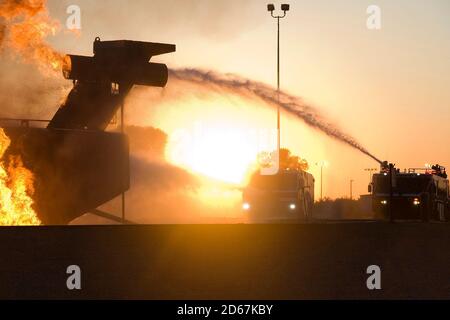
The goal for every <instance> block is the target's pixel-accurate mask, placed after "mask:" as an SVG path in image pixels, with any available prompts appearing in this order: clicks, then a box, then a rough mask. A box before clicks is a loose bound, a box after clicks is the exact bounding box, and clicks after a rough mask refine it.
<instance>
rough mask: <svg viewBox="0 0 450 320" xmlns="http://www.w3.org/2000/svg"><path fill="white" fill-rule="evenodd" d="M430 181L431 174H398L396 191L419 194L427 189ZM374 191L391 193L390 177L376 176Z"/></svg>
mask: <svg viewBox="0 0 450 320" xmlns="http://www.w3.org/2000/svg"><path fill="white" fill-rule="evenodd" d="M429 182H430V177H429V176H416V175H407V176H397V187H396V188H394V192H395V193H403V194H419V193H421V192H423V191H426V190H427V187H428V184H429ZM374 192H375V193H389V192H390V190H389V177H388V176H377V177H374Z"/></svg>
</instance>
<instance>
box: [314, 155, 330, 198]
mask: <svg viewBox="0 0 450 320" xmlns="http://www.w3.org/2000/svg"><path fill="white" fill-rule="evenodd" d="M327 165H328V162H326V161H324V160H323V161H320V162H316V166H319V167H320V200H321V201H322V200H323V168H324V167H326V166H327Z"/></svg>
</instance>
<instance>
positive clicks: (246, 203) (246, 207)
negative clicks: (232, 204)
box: [242, 202, 250, 211]
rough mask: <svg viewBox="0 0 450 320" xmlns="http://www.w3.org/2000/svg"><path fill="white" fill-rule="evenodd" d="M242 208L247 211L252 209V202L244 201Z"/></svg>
mask: <svg viewBox="0 0 450 320" xmlns="http://www.w3.org/2000/svg"><path fill="white" fill-rule="evenodd" d="M242 209H244V210H245V211H248V210H250V203H248V202H244V203H243V204H242Z"/></svg>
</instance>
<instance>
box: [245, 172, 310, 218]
mask: <svg viewBox="0 0 450 320" xmlns="http://www.w3.org/2000/svg"><path fill="white" fill-rule="evenodd" d="M313 204H314V177H313V176H312V175H311V174H310V173H308V172H306V171H303V170H299V169H284V170H280V171H279V172H278V173H277V174H275V175H262V174H261V173H260V172H256V173H255V174H253V176H252V177H251V179H250V182H249V184H248V186H247V187H246V188H245V189H244V192H243V204H242V209H243V210H244V211H245V212H246V213H247V214H248V217H249V219H250V221H282V220H291V221H292V220H304V219H307V218H308V217H310V216H311V212H312V207H313Z"/></svg>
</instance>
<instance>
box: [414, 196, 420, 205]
mask: <svg viewBox="0 0 450 320" xmlns="http://www.w3.org/2000/svg"><path fill="white" fill-rule="evenodd" d="M413 205H415V206H418V205H420V200H419V199H418V198H414V200H413Z"/></svg>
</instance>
